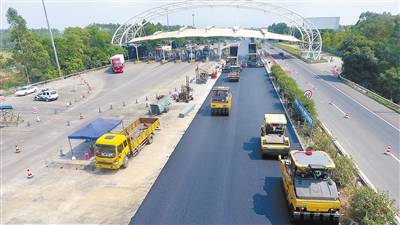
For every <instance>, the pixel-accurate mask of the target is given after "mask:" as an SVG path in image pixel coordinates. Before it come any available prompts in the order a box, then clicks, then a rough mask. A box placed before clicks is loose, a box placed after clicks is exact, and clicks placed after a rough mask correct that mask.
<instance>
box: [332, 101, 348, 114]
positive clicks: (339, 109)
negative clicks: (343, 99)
mask: <svg viewBox="0 0 400 225" xmlns="http://www.w3.org/2000/svg"><path fill="white" fill-rule="evenodd" d="M332 105H333V106H335V108H337V109H338V110H339V111H340V112H341V113H342V114H343V115H345V112H343V111H342V110H341V109H340V108H339V107H337V105H335V104H334V103H332Z"/></svg>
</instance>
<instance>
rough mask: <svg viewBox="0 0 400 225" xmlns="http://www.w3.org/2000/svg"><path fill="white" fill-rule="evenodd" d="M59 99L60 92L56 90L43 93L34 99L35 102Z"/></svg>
mask: <svg viewBox="0 0 400 225" xmlns="http://www.w3.org/2000/svg"><path fill="white" fill-rule="evenodd" d="M57 99H58V92H57V91H55V90H48V91H42V92H40V93H39V94H37V95H36V96H35V97H34V100H35V101H46V102H49V101H53V100H57Z"/></svg>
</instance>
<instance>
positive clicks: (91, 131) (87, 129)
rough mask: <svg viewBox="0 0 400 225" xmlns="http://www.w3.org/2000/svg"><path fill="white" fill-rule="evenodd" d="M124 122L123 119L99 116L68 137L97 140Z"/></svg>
mask: <svg viewBox="0 0 400 225" xmlns="http://www.w3.org/2000/svg"><path fill="white" fill-rule="evenodd" d="M121 123H122V120H106V119H103V118H98V119H96V120H95V121H93V122H91V123H89V124H88V125H86V126H84V127H82V128H81V129H79V130H78V131H76V132H75V133H73V134H71V135H69V136H68V139H86V140H97V138H99V137H100V136H101V135H103V134H105V133H107V132H109V131H111V130H113V129H114V128H116V127H117V126H118V125H120V124H121Z"/></svg>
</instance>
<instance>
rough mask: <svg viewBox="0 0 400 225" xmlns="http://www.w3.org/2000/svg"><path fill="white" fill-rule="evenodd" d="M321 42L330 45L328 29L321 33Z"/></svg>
mask: <svg viewBox="0 0 400 225" xmlns="http://www.w3.org/2000/svg"><path fill="white" fill-rule="evenodd" d="M322 44H323V45H325V46H327V47H329V48H330V47H331V32H330V30H329V29H325V30H324V32H323V33H322Z"/></svg>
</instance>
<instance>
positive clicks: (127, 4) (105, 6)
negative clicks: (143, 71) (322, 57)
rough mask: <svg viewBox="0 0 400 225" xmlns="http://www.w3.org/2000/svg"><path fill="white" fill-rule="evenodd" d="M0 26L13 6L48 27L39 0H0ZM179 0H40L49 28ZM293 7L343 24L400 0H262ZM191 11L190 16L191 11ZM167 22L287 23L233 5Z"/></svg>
mask: <svg viewBox="0 0 400 225" xmlns="http://www.w3.org/2000/svg"><path fill="white" fill-rule="evenodd" d="M0 2H1V4H0V10H1V21H0V22H1V28H8V27H9V24H8V23H7V18H6V16H5V14H6V12H7V10H8V8H10V7H11V8H14V9H16V10H17V11H18V14H19V15H21V16H22V17H23V18H24V19H25V20H26V22H27V26H28V28H47V23H46V19H45V15H44V10H43V4H42V0H0ZM176 2H181V1H166V0H156V1H152V0H147V1H140V0H116V1H112V0H108V1H107V0H97V1H96V0H82V1H81V0H69V1H67V0H44V3H45V6H46V11H47V16H48V19H49V23H50V26H51V28H57V29H59V30H64V29H65V28H66V27H82V28H83V27H85V26H87V25H89V24H91V23H115V24H116V23H119V24H124V23H125V22H126V21H128V20H130V19H131V18H132V17H135V16H137V15H139V14H141V13H143V12H145V11H147V10H151V9H153V8H155V7H158V6H161V5H165V4H170V3H176ZM260 2H265V3H269V4H273V5H277V6H279V7H283V8H285V9H288V10H290V11H293V12H295V13H297V14H299V15H301V16H303V17H306V18H310V17H340V24H341V25H352V24H355V23H356V22H357V20H358V17H359V16H360V14H361V13H362V12H366V11H370V12H375V13H382V12H390V13H391V14H392V15H396V14H399V13H400V0H375V1H367V0H363V1H352V0H311V1H304V0H303V1H301V0H290V1H289V0H288V1H286V0H281V1H279V0H276V1H262V0H261V1H260ZM192 14H194V17H193V16H192ZM168 21H169V24H170V25H181V26H191V25H192V23H193V21H194V25H195V27H197V28H200V27H206V26H209V25H216V26H217V27H233V26H241V27H243V28H250V27H256V28H259V27H267V26H268V25H271V24H272V23H279V22H286V21H285V20H283V19H281V18H280V17H277V16H274V15H272V14H268V13H263V12H259V11H254V10H246V9H241V8H239V9H237V8H213V9H212V8H203V9H196V10H183V11H179V12H175V13H171V14H168ZM151 22H153V23H158V22H160V23H162V24H167V17H166V16H161V17H159V18H156V19H154V20H152V21H151Z"/></svg>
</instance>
